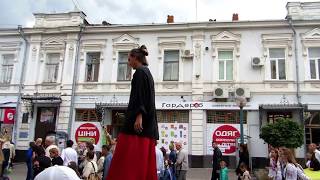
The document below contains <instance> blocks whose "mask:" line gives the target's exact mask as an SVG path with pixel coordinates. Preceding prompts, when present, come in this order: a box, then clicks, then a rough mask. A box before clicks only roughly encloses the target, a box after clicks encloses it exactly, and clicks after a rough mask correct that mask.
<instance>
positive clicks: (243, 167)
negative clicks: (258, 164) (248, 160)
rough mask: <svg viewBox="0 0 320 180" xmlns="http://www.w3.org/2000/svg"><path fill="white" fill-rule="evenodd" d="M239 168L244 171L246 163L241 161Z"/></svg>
mask: <svg viewBox="0 0 320 180" xmlns="http://www.w3.org/2000/svg"><path fill="white" fill-rule="evenodd" d="M239 168H240V170H241V171H242V172H245V171H247V170H248V168H247V165H246V164H245V163H241V164H240V167H239Z"/></svg>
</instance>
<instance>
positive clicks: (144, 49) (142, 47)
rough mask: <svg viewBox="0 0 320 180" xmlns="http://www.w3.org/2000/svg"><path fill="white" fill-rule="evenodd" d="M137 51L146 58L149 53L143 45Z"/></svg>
mask: <svg viewBox="0 0 320 180" xmlns="http://www.w3.org/2000/svg"><path fill="white" fill-rule="evenodd" d="M139 49H140V50H141V51H142V53H143V55H145V56H148V54H149V53H148V50H147V47H146V46H145V45H142V46H140V48H139Z"/></svg>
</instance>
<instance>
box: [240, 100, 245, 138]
mask: <svg viewBox="0 0 320 180" xmlns="http://www.w3.org/2000/svg"><path fill="white" fill-rule="evenodd" d="M240 142H241V144H244V139H243V107H242V106H240Z"/></svg>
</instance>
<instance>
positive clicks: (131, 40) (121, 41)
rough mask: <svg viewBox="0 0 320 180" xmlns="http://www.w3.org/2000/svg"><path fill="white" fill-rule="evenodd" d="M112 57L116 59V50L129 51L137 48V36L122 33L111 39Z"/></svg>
mask: <svg viewBox="0 0 320 180" xmlns="http://www.w3.org/2000/svg"><path fill="white" fill-rule="evenodd" d="M112 41H113V45H112V47H113V48H112V59H113V60H116V59H117V56H118V55H117V54H118V52H121V51H130V50H131V49H133V48H137V47H138V46H139V38H135V37H133V36H131V35H129V34H123V35H121V36H119V37H117V38H115V39H113V40H112Z"/></svg>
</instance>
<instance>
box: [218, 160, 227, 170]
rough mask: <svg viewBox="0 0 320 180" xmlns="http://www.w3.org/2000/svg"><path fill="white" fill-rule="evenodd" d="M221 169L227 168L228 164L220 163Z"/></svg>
mask: <svg viewBox="0 0 320 180" xmlns="http://www.w3.org/2000/svg"><path fill="white" fill-rule="evenodd" d="M220 167H221V169H223V168H225V167H227V163H226V162H225V161H220Z"/></svg>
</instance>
